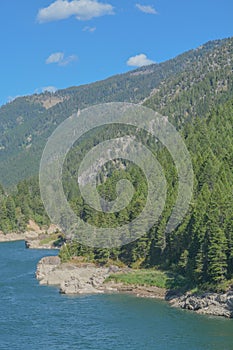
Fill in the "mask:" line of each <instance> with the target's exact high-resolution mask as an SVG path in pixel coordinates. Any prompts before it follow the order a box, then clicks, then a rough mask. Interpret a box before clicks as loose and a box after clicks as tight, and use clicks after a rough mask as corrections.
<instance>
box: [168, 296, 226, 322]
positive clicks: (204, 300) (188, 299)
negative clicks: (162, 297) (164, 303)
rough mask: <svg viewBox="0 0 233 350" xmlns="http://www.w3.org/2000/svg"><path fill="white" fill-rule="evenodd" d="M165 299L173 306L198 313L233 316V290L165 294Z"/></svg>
mask: <svg viewBox="0 0 233 350" xmlns="http://www.w3.org/2000/svg"><path fill="white" fill-rule="evenodd" d="M166 299H167V300H168V301H169V302H170V304H171V305H172V306H174V307H179V308H182V309H186V310H191V311H196V312H197V313H199V314H204V315H213V316H224V317H227V318H232V317H233V291H232V290H231V291H228V292H226V293H221V294H218V293H203V294H201V295H194V294H189V293H187V294H184V295H180V296H169V295H168V296H167V297H166Z"/></svg>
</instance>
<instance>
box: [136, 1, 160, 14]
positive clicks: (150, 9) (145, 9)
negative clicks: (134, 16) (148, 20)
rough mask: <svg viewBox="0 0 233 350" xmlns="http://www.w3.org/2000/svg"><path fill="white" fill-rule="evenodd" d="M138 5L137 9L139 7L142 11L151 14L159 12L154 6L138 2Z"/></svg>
mask: <svg viewBox="0 0 233 350" xmlns="http://www.w3.org/2000/svg"><path fill="white" fill-rule="evenodd" d="M136 7H137V9H139V10H140V11H142V12H144V13H149V14H151V15H157V14H158V12H157V11H156V10H155V9H154V7H153V6H149V5H140V4H136Z"/></svg>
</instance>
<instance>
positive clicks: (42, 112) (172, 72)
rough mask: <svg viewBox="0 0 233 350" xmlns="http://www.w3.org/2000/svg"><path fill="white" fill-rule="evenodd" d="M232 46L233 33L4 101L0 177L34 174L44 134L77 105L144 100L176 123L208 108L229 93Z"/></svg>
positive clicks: (7, 179) (0, 116)
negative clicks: (122, 70) (162, 58)
mask: <svg viewBox="0 0 233 350" xmlns="http://www.w3.org/2000/svg"><path fill="white" fill-rule="evenodd" d="M232 50H233V39H232V38H231V39H225V40H216V41H212V42H209V43H207V44H205V45H203V46H201V47H199V48H197V49H195V50H191V51H189V52H186V53H184V54H182V55H180V56H178V57H176V58H174V59H171V60H169V61H167V62H164V63H160V64H153V65H151V66H147V67H142V68H139V69H137V70H135V71H131V72H128V73H126V74H122V75H117V76H114V77H111V78H109V79H106V80H104V81H100V82H96V83H93V84H89V85H84V86H80V87H71V88H68V89H65V90H60V91H57V92H56V93H55V94H51V93H48V92H47V93H44V94H35V95H32V96H26V97H19V98H17V99H15V100H14V101H13V102H11V103H8V104H6V105H4V106H2V107H1V108H0V182H1V183H3V184H4V185H6V186H10V185H12V184H16V183H17V182H18V181H19V180H21V179H24V178H27V177H29V176H31V175H34V174H37V173H38V169H39V161H40V158H41V154H42V151H43V148H44V146H45V143H46V140H47V138H48V136H49V135H50V134H51V133H52V131H53V130H54V129H55V128H56V126H57V125H59V124H60V123H61V121H63V120H64V119H66V118H67V117H69V116H70V115H71V114H72V113H74V112H77V111H78V109H82V108H85V107H87V106H90V105H93V104H98V103H104V102H110V101H127V102H134V103H138V102H139V103H142V102H143V101H145V104H146V105H148V106H150V107H152V108H155V109H156V110H158V111H161V112H162V113H165V115H166V114H167V115H168V116H169V117H170V119H171V121H172V122H173V123H175V124H176V125H178V124H179V123H180V122H182V121H183V120H184V119H187V118H190V117H191V116H193V115H196V114H198V115H200V114H203V113H204V114H205V113H207V112H208V111H209V110H211V108H212V107H213V106H214V105H216V104H217V103H219V102H224V101H226V100H227V99H228V98H229V96H230V94H231V93H232V66H233V62H232V61H233V58H232V57H233V55H232ZM150 96H151V97H150ZM148 97H149V100H148Z"/></svg>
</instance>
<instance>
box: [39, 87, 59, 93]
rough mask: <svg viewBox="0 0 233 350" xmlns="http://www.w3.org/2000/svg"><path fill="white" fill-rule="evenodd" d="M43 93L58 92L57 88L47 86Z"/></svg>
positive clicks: (43, 88)
mask: <svg viewBox="0 0 233 350" xmlns="http://www.w3.org/2000/svg"><path fill="white" fill-rule="evenodd" d="M41 90H42V92H52V93H54V92H56V91H57V88H56V87H55V86H45V87H42V89H41Z"/></svg>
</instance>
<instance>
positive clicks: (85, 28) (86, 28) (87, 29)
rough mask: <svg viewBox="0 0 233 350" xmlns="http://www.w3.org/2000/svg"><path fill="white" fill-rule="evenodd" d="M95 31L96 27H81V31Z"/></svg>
mask: <svg viewBox="0 0 233 350" xmlns="http://www.w3.org/2000/svg"><path fill="white" fill-rule="evenodd" d="M95 31H96V27H89V26H86V27H84V28H83V32H89V33H94V32H95Z"/></svg>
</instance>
